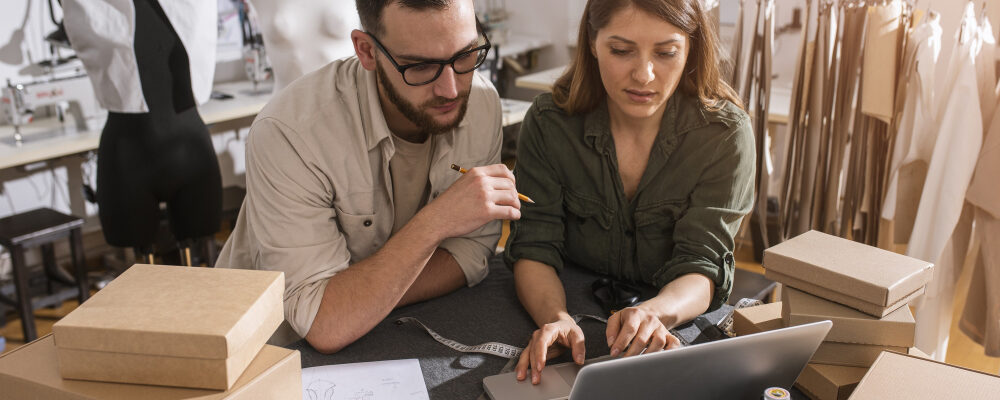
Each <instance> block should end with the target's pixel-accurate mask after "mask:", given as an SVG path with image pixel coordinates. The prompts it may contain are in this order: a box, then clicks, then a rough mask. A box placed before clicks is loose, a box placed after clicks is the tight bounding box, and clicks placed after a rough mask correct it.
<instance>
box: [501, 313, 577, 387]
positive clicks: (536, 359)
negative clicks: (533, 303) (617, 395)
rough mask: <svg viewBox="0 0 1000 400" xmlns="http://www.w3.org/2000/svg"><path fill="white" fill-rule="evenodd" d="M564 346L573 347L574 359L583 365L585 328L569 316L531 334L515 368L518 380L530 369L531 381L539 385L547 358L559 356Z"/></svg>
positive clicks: (522, 378)
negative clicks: (581, 327)
mask: <svg viewBox="0 0 1000 400" xmlns="http://www.w3.org/2000/svg"><path fill="white" fill-rule="evenodd" d="M560 345H561V346H560ZM564 348H570V349H572V352H573V361H575V362H576V363H577V364H579V365H583V360H584V359H586V357H585V353H586V351H587V349H586V347H585V346H584V341H583V330H582V329H580V326H579V325H577V324H576V322H575V321H573V319H572V318H568V317H566V318H561V319H559V320H558V321H555V322H550V323H547V324H545V325H543V326H542V327H541V328H539V329H537V330H535V333H533V334H532V335H531V341H530V342H528V345H527V346H525V347H524V351H522V352H521V358H520V359H519V360H518V361H517V367H516V368H514V371H515V372H517V380H519V381H523V380H524V379H525V378H526V377H527V373H528V370H529V369H530V370H531V383H532V384H535V385H537V384H538V383H539V382H541V380H542V368H545V360H547V359H549V358H553V357H557V356H559V355H560V354H562V351H563V349H564Z"/></svg>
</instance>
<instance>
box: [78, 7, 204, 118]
mask: <svg viewBox="0 0 1000 400" xmlns="http://www.w3.org/2000/svg"><path fill="white" fill-rule="evenodd" d="M62 6H63V15H64V21H65V24H66V34H67V36H69V40H70V43H72V45H73V50H74V51H76V55H77V57H79V58H80V61H82V62H83V66H84V67H85V68H86V69H87V75H88V76H89V77H90V82H91V83H92V84H93V85H94V94H95V95H97V100H98V101H99V102H100V103H101V107H104V108H105V109H107V110H108V111H113V112H119V113H145V112H149V106H148V105H147V104H146V99H145V97H143V94H142V85H141V83H140V82H139V66H138V64H137V63H136V60H135V49H134V48H133V39H134V37H135V5H134V4H133V3H132V0H100V1H83V0H66V1H64V2H63V3H62ZM160 8H162V9H163V13H164V14H166V16H167V19H168V20H170V25H171V26H173V28H174V31H175V32H177V36H178V37H179V38H180V40H181V43H182V44H183V45H184V50H185V52H186V53H187V57H188V63H189V64H190V66H191V89H192V92H193V93H194V99H195V101H196V102H197V103H198V104H202V103H205V102H206V101H208V98H209V96H210V95H211V93H212V80H213V78H214V77H215V43H216V39H217V36H218V27H217V24H218V12H219V10H218V3H216V2H215V1H204V0H170V1H163V2H160Z"/></svg>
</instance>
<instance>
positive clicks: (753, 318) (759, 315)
mask: <svg viewBox="0 0 1000 400" xmlns="http://www.w3.org/2000/svg"><path fill="white" fill-rule="evenodd" d="M784 327H785V326H784V324H783V323H782V321H781V302H777V303H770V304H764V305H759V306H754V307H747V308H741V309H739V310H736V311H734V312H733V331H735V332H736V336H743V335H751V334H754V333H760V332H767V331H772V330H775V329H781V328H784Z"/></svg>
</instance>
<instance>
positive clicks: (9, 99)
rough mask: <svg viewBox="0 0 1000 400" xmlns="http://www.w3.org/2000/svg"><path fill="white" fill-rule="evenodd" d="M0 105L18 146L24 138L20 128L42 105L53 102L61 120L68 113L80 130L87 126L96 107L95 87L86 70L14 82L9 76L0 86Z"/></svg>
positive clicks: (51, 104) (95, 111)
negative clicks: (83, 72) (0, 86)
mask: <svg viewBox="0 0 1000 400" xmlns="http://www.w3.org/2000/svg"><path fill="white" fill-rule="evenodd" d="M0 106H2V107H0V108H2V109H3V118H4V120H5V121H7V122H9V123H10V124H11V125H13V127H14V144H15V145H17V146H20V145H21V144H22V143H23V142H24V136H23V134H22V132H21V128H22V127H23V126H25V125H28V124H30V123H31V122H32V120H33V119H34V115H35V113H36V111H38V110H39V109H40V108H41V107H45V106H55V109H56V114H57V116H58V117H59V120H60V121H63V120H64V118H65V115H66V113H69V114H70V115H71V116H72V117H73V120H74V122H75V124H76V129H77V130H79V131H86V130H89V129H90V127H89V125H88V122H87V119H88V118H89V117H93V116H95V115H96V114H97V110H98V107H97V104H96V99H95V98H94V89H93V87H92V86H91V84H90V79H89V78H87V75H85V74H79V75H75V76H69V77H64V78H45V79H42V80H38V81H34V82H30V83H17V84H15V83H12V82H11V81H10V79H8V80H7V85H6V86H4V87H3V88H2V96H0Z"/></svg>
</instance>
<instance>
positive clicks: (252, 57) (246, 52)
mask: <svg viewBox="0 0 1000 400" xmlns="http://www.w3.org/2000/svg"><path fill="white" fill-rule="evenodd" d="M240 25H241V26H242V31H243V32H242V33H243V66H244V68H245V70H246V73H247V78H249V79H250V82H253V91H254V93H256V92H257V85H258V84H260V83H261V82H264V81H266V80H268V79H271V73H272V69H271V63H270V61H269V60H268V59H267V52H266V51H265V50H264V37H263V35H261V33H260V29H258V28H257V15H256V12H255V11H254V10H253V8H252V7H251V6H250V4H249V3H247V2H246V0H244V1H243V2H241V3H240Z"/></svg>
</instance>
